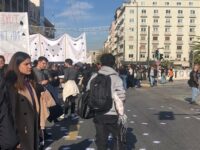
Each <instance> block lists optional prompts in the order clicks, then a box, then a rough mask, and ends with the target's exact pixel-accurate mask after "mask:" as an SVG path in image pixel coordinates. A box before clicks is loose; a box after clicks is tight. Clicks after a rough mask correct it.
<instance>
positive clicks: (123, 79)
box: [120, 75, 127, 90]
mask: <svg viewBox="0 0 200 150" xmlns="http://www.w3.org/2000/svg"><path fill="white" fill-rule="evenodd" d="M120 77H121V79H122V81H123V86H124V89H125V90H126V89H127V75H120Z"/></svg>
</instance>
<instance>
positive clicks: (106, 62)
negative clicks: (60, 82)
mask: <svg viewBox="0 0 200 150" xmlns="http://www.w3.org/2000/svg"><path fill="white" fill-rule="evenodd" d="M100 61H101V64H102V67H101V69H100V70H99V71H98V74H103V75H110V78H111V91H112V92H111V95H112V98H113V101H114V102H113V104H112V108H111V109H110V110H109V112H107V113H106V114H100V115H97V116H95V117H94V119H93V122H94V124H95V128H96V141H95V143H96V145H97V150H106V149H107V148H108V145H107V143H108V136H109V134H110V133H111V134H112V137H113V140H114V147H113V149H114V150H125V145H124V143H123V140H122V139H121V138H120V137H121V132H120V131H121V128H120V125H119V124H118V121H119V120H120V118H126V117H125V114H124V102H125V90H124V87H123V82H122V79H121V78H120V77H119V75H118V73H117V72H116V71H115V70H114V69H113V66H114V65H115V57H114V56H113V55H112V54H103V55H102V56H101V58H100ZM98 74H94V75H92V77H91V79H90V81H89V82H88V85H87V90H90V83H91V81H92V79H94V78H95V77H96V76H97V75H98Z"/></svg>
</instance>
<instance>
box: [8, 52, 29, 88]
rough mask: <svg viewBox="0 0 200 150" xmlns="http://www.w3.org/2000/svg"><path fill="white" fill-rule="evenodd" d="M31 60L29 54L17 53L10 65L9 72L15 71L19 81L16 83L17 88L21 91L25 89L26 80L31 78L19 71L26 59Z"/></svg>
mask: <svg viewBox="0 0 200 150" xmlns="http://www.w3.org/2000/svg"><path fill="white" fill-rule="evenodd" d="M28 58H30V56H29V55H28V54H27V53H24V52H16V53H15V54H14V55H13V56H12V58H11V60H10V63H9V65H8V72H10V71H14V73H15V74H16V75H17V81H16V83H15V87H16V88H17V89H19V90H24V89H25V84H24V82H25V78H29V76H24V75H23V74H22V73H21V72H20V71H19V65H20V64H21V63H22V62H23V61H24V60H26V59H28Z"/></svg>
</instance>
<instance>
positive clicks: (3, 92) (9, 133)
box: [0, 81, 19, 149]
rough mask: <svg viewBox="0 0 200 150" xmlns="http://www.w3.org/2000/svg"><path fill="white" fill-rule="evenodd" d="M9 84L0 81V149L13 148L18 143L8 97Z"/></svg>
mask: <svg viewBox="0 0 200 150" xmlns="http://www.w3.org/2000/svg"><path fill="white" fill-rule="evenodd" d="M9 89H10V88H9V86H8V85H6V83H5V82H4V81H2V82H1V83H0V149H14V148H15V147H16V145H18V143H19V137H18V135H17V131H16V126H15V123H14V117H13V114H12V113H11V112H12V104H11V101H10V99H9V98H8V97H9V96H8V91H9Z"/></svg>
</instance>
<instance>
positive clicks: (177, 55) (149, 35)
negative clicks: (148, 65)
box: [113, 0, 200, 66]
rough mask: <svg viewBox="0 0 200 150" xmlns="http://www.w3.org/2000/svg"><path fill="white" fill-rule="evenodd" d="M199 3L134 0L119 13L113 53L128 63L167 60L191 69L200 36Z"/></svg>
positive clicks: (171, 0)
mask: <svg viewBox="0 0 200 150" xmlns="http://www.w3.org/2000/svg"><path fill="white" fill-rule="evenodd" d="M199 16H200V2H199V0H184V1H181V0H162V1H161V0H132V1H130V2H126V3H123V5H122V6H121V7H120V8H118V9H117V11H116V13H115V38H116V45H115V46H114V47H116V49H115V52H114V53H113V54H115V55H116V57H117V58H120V60H121V61H125V62H136V63H137V62H146V61H147V60H148V58H149V60H155V50H157V49H159V52H160V53H162V54H163V57H164V59H165V60H170V61H173V62H174V64H177V65H182V66H189V54H190V51H191V49H192V44H193V41H194V39H195V37H196V36H199V35H200V17H199Z"/></svg>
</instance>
